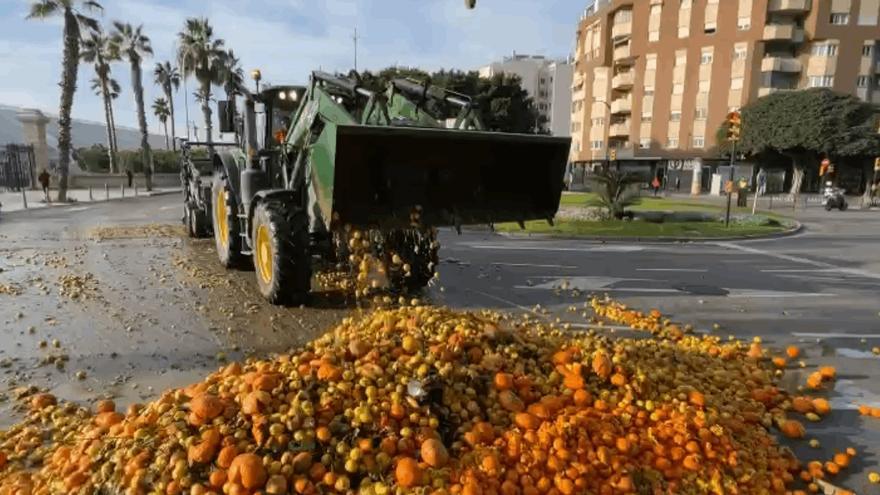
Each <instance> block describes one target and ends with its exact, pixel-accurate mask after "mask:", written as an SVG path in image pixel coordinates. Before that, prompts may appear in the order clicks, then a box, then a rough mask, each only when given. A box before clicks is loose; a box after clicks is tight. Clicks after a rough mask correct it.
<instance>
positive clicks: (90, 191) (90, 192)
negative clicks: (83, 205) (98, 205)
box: [89, 186, 95, 201]
mask: <svg viewBox="0 0 880 495" xmlns="http://www.w3.org/2000/svg"><path fill="white" fill-rule="evenodd" d="M94 200H95V198H94V197H93V196H92V186H89V201H94Z"/></svg>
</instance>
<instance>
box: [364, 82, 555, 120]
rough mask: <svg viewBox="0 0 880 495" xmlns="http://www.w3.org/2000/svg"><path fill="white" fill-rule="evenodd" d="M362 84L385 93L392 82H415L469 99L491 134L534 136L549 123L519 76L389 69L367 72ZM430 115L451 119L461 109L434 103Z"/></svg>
mask: <svg viewBox="0 0 880 495" xmlns="http://www.w3.org/2000/svg"><path fill="white" fill-rule="evenodd" d="M360 77H361V84H363V85H364V86H365V87H366V88H368V89H371V90H373V91H383V90H385V88H387V86H388V83H389V82H390V81H391V80H392V79H396V78H403V79H413V80H416V81H419V82H425V81H429V82H430V83H431V84H434V85H437V86H440V87H443V88H446V89H449V90H451V91H456V92H458V93H462V94H465V95H468V96H470V97H472V98H473V100H474V103H476V105H477V109H478V112H479V116H480V119H481V120H482V122H483V125H485V126H486V129H487V130H491V131H501V132H521V133H533V132H538V131H540V130H542V129H543V127H544V123H545V120H546V119H544V117H543V116H541V115H540V114H539V113H538V111H537V108H536V107H535V103H534V101H533V100H532V98H531V97H530V96H529V94H528V93H527V92H526V91H525V90H524V89H523V88H522V84H521V80H520V78H519V77H518V76H515V75H507V74H498V75H495V76H493V77H491V78H481V77H480V75H479V73H478V72H475V71H470V72H462V71H445V70H441V71H437V72H434V73H433V74H429V73H427V72H425V71H423V70H421V69H418V68H412V67H389V68H386V69H382V70H381V71H379V72H378V73H376V74H373V73H370V72H364V73H362V74H361V75H360ZM428 111H429V112H430V113H431V114H433V115H434V116H436V117H437V118H451V117H455V116H456V115H457V114H458V109H457V108H454V107H450V106H447V105H444V104H442V103H440V102H430V103H429V107H428Z"/></svg>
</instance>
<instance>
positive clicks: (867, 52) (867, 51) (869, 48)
mask: <svg viewBox="0 0 880 495" xmlns="http://www.w3.org/2000/svg"><path fill="white" fill-rule="evenodd" d="M873 54H874V45H865V46H863V47H862V56H863V57H870V56H871V55H873Z"/></svg>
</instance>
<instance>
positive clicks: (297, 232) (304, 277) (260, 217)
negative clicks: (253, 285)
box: [251, 200, 312, 305]
mask: <svg viewBox="0 0 880 495" xmlns="http://www.w3.org/2000/svg"><path fill="white" fill-rule="evenodd" d="M251 224H252V226H253V232H252V237H251V239H253V243H254V249H253V259H254V271H255V272H256V276H257V286H258V287H259V289H260V293H261V294H263V297H265V298H266V299H267V300H268V301H269V302H270V303H272V304H284V305H292V304H303V303H305V302H306V301H307V299H308V296H309V292H310V291H311V281H312V257H311V252H310V250H309V245H310V237H309V216H308V213H306V211H305V210H304V209H302V208H299V207H296V206H293V205H289V204H286V203H284V202H282V201H272V200H269V201H263V202H261V203H259V204H258V205H257V207H256V208H255V210H254V218H253V221H252V222H251Z"/></svg>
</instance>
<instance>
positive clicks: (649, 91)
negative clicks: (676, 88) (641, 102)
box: [645, 87, 654, 96]
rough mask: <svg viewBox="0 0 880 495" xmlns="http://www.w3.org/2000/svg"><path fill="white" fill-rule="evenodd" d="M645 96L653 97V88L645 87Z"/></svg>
mask: <svg viewBox="0 0 880 495" xmlns="http://www.w3.org/2000/svg"><path fill="white" fill-rule="evenodd" d="M645 96H654V88H653V87H651V88H648V87H646V88H645Z"/></svg>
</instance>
